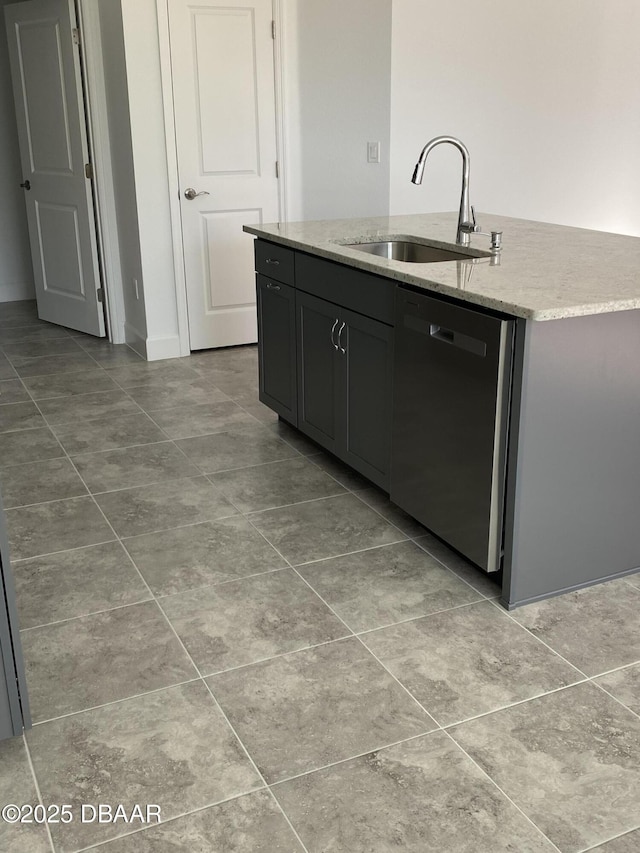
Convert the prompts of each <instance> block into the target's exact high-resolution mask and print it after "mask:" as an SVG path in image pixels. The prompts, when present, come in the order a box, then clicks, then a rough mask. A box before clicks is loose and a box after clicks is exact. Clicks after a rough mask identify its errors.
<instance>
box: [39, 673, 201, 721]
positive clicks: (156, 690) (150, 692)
mask: <svg viewBox="0 0 640 853" xmlns="http://www.w3.org/2000/svg"><path fill="white" fill-rule="evenodd" d="M201 680H202V679H201V677H200V676H195V677H194V678H188V679H186V680H185V681H178V682H176V683H175V684H167V685H165V686H164V687H155V688H154V689H153V690H145V691H143V692H142V693H134V694H133V695H131V696H123V697H121V698H119V699H111V700H110V701H109V702H102V703H101V704H100V705H89V707H88V708H79V709H78V710H77V711H69V712H68V713H67V714H60V715H59V716H58V717H48V718H47V719H46V720H38V722H37V723H33V728H34V729H35V728H36V727H37V726H43V725H45V724H49V723H57V722H59V721H60V720H67V719H69V717H77V716H79V715H80V714H87V713H89V712H91V711H99V710H101V709H102V708H108V707H109V706H110V705H121V704H122V703H123V702H130V701H132V700H134V699H141V698H142V697H144V696H153V694H154V693H162V692H163V691H165V690H173V689H174V688H175V687H184V686H185V685H186V684H195V683H196V681H201Z"/></svg>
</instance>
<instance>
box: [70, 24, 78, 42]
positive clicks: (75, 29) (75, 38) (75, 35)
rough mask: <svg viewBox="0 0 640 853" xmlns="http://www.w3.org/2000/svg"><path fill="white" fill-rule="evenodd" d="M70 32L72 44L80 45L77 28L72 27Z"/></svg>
mask: <svg viewBox="0 0 640 853" xmlns="http://www.w3.org/2000/svg"><path fill="white" fill-rule="evenodd" d="M71 32H72V34H73V43H74V44H80V30H79V29H78V27H74V28H73V29H72V30H71Z"/></svg>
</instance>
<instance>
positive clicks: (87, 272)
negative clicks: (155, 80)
mask: <svg viewBox="0 0 640 853" xmlns="http://www.w3.org/2000/svg"><path fill="white" fill-rule="evenodd" d="M5 17H6V24H7V37H8V42H9V58H10V62H11V77H12V81H13V93H14V99H15V106H16V116H17V121H18V135H19V141H20V156H21V161H22V170H23V174H22V182H23V184H24V185H25V201H26V205H27V218H28V223H29V238H30V241H31V255H32V259H33V274H34V278H35V287H36V297H37V301H38V314H39V315H40V317H41V318H42V319H43V320H48V321H49V322H51V323H58V324H60V325H62V326H68V327H69V328H71V329H77V330H79V331H81V332H87V333H88V334H92V335H100V336H102V335H104V333H105V327H104V313H103V310H102V305H101V304H100V303H99V302H98V288H99V287H100V276H99V271H98V261H97V257H98V253H97V244H96V232H95V219H94V214H93V200H92V192H91V181H90V180H89V179H88V178H87V177H86V175H85V164H86V163H88V162H89V158H88V147H87V129H86V121H85V113H84V101H83V96H82V83H81V76H80V57H79V52H78V51H79V48H78V46H77V45H76V44H75V43H74V29H75V28H76V26H77V24H76V16H75V8H74V4H73V0H29V2H26V3H15V4H10V5H8V6H5Z"/></svg>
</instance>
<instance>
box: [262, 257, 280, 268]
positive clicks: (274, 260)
mask: <svg viewBox="0 0 640 853" xmlns="http://www.w3.org/2000/svg"><path fill="white" fill-rule="evenodd" d="M265 263H267V264H273V265H274V267H277V266H280V261H278V260H276V258H267V259H266V261H265Z"/></svg>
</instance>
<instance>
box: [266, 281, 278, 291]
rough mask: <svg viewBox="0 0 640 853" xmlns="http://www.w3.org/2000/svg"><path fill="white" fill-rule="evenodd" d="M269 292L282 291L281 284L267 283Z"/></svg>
mask: <svg viewBox="0 0 640 853" xmlns="http://www.w3.org/2000/svg"><path fill="white" fill-rule="evenodd" d="M267 290H280V285H279V284H273V282H271V281H269V282H267Z"/></svg>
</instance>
